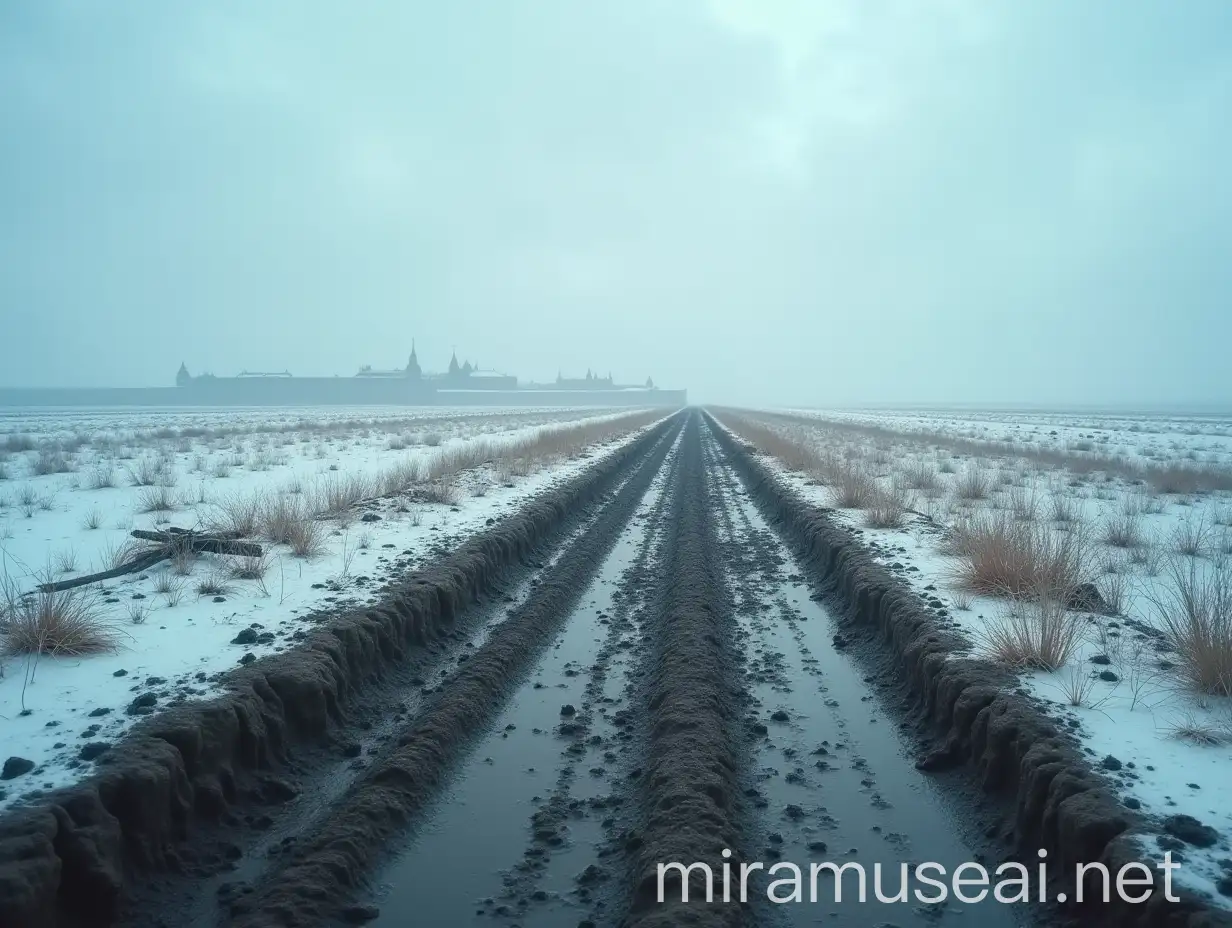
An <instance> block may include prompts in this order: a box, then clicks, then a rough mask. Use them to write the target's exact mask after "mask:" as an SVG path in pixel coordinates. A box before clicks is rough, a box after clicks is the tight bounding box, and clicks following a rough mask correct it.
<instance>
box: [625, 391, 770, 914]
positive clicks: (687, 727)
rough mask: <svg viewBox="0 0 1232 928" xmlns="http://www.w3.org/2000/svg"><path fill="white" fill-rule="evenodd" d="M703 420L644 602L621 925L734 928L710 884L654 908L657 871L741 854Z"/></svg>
mask: <svg viewBox="0 0 1232 928" xmlns="http://www.w3.org/2000/svg"><path fill="white" fill-rule="evenodd" d="M703 427H704V424H703V423H702V421H701V417H700V416H696V415H695V416H692V417H691V418H690V419H689V422H688V423H687V425H686V426H685V431H684V435H683V437H682V438H681V445H680V452H679V454H680V457H679V460H678V462H677V467H676V469H675V472H674V473H673V474H672V479H673V482H674V486H672V487H671V488H670V490H669V492H670V494H671V503H670V505H669V508H668V513H667V516H668V521H667V524H666V525H665V526H664V528H663V548H662V550H663V551H664V556H663V558H662V560H661V562H660V564H659V576H658V577H657V583H656V589H655V594H654V595H653V596H652V598H651V599H650V601H649V602H648V603H647V609H646V615H647V618H646V622H645V625H644V628H643V635H644V637H645V639H646V641H647V645H648V647H647V651H646V661H647V665H646V674H645V684H644V685H645V693H644V704H643V707H642V712H643V713H644V717H643V720H642V723H641V725H642V728H643V730H644V732H645V735H644V737H645V744H644V756H643V758H642V767H641V769H640V770H638V771H637V772H636V774H635V779H634V784H633V790H634V792H635V794H636V799H637V810H636V813H635V814H636V819H635V823H634V827H633V829H632V831H631V833H630V834H628V835H626V836H625V840H624V852H625V858H626V863H627V866H628V869H629V872H630V882H631V884H632V886H631V895H630V898H629V901H628V912H627V916H626V918H625V919H624V921H623V922H622V923H621V924H622V925H623V926H626V928H651V926H662V928H669V926H675V925H684V924H688V925H695V926H699V928H709V926H716V928H718V926H736V925H740V924H742V923H743V922H744V921H745V920H746V915H747V913H746V912H745V911H744V908H743V907H742V906H740V905H737V904H711V905H707V904H706V903H705V901H704V900H705V891H704V884H701V883H698V884H697V885H692V884H691V885H690V900H691V901H690V902H689V903H682V902H681V901H680V899H681V892H680V889H681V888H680V885H679V877H678V876H674V878H672V877H669V879H668V880H667V881H665V883H666V892H665V894H664V898H665V900H666V901H665V902H664V903H659V902H658V867H657V865H658V864H659V863H660V862H664V861H680V862H684V863H685V864H686V865H687V864H690V863H692V862H693V861H718V860H721V857H720V854H721V853H722V851H723V850H724V849H725V848H727V849H730V850H732V851H733V852H736V851H738V850H739V849H740V846H741V838H740V835H741V831H742V828H741V825H742V824H743V823H742V813H741V809H740V796H741V793H740V779H739V767H740V763H739V761H740V753H739V752H740V747H739V743H738V742H739V733H740V731H741V724H740V711H739V710H740V706H739V703H738V701H737V688H738V685H739V671H738V668H737V667H736V666H735V660H736V658H735V654H734V653H733V648H734V641H735V634H736V624H735V619H734V616H733V615H732V612H731V609H730V604H729V603H728V601H727V597H726V591H725V588H724V582H723V576H722V573H721V571H720V566H719V565H718V564H717V563H716V558H715V552H716V551H717V550H718V540H717V537H716V535H715V533H714V531H713V524H712V519H713V518H714V514H715V509H716V505H715V504H716V501H715V500H714V499H712V498H711V493H710V491H709V489H708V488H709V481H708V480H707V475H706V473H705V464H704V461H703V455H702V443H701V429H702V428H703Z"/></svg>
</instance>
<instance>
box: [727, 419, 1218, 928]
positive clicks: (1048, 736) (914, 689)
mask: <svg viewBox="0 0 1232 928" xmlns="http://www.w3.org/2000/svg"><path fill="white" fill-rule="evenodd" d="M707 417H708V420H709V421H711V422H712V423H713V420H710V419H709V414H707ZM712 431H713V432H714V434H715V436H716V437H717V439H718V441H719V443H720V445H721V446H722V447H723V449H724V450H725V451H726V453H727V456H728V458H729V460H730V461H731V463H732V465H733V466H734V467H735V469H736V470H737V472H738V473H739V474H740V475H741V476H742V477H743V479H744V480H745V483H746V485H747V486H748V489H749V492H750V494H751V496H752V497H753V498H754V499H755V500H756V501H757V502H758V503H759V504H760V505H761V506H762V507H763V508H764V509H765V511H766V512H767V514H768V515H769V516H770V517H771V519H772V520H773V521H775V522H777V523H778V524H779V525H780V526H781V527H782V528H783V529H784V537H785V538H786V539H787V540H788V541H789V543H791V544H792V545H793V546H794V547H795V548H796V551H797V554H798V556H799V557H800V558H801V559H802V561H804V563H806V564H807V565H808V566H809V568H810V569H811V570H812V571H813V572H814V574H815V579H817V580H819V581H820V582H821V583H822V584H823V587H824V588H825V589H827V590H828V591H829V592H830V594H831V596H832V598H833V600H834V602H833V604H832V605H833V606H834V607H835V614H836V617H838V618H839V619H840V621H844V622H846V623H851V624H859V625H864V626H866V627H868V628H869V629H870V630H871V631H872V632H873V633H874V634H876V635H879V636H880V638H881V641H882V643H883V644H884V645H885V646H886V647H888V648H889V649H890V652H891V654H892V656H893V658H894V659H895V660H896V662H897V664H898V666H899V668H900V669H901V672H902V675H903V679H904V682H905V687H906V689H907V690H908V691H909V693H910V697H911V699H912V700H913V701H914V703H915V709H916V711H917V712H918V713H919V714H920V716H921V717H922V718H923V719H925V720H926V721H927V722H929V723H931V724H932V725H933V726H934V727H935V730H936V731H937V732H938V733H939V734H940V736H941V738H940V740H941V746H940V747H939V748H938V749H937V750H936V751H934V752H933V753H931V754H929V755H928V756H927V757H925V758H923V759H922V760H921V761H920V763H919V765H920V767H921V768H922V769H925V770H941V769H948V768H956V767H962V766H964V765H965V766H966V767H968V768H969V770H970V772H971V773H972V774H973V775H974V776H975V777H976V778H977V779H978V781H979V783H980V785H981V786H982V787H983V789H984V790H985V791H986V792H988V793H990V794H994V795H997V796H999V797H1001V798H1003V799H1004V800H1006V801H1008V802H1010V803H1012V804H1013V807H1014V810H1015V816H1014V826H1013V833H1012V834H1010V835H1008V836H1007V837H1008V838H1009V839H1010V841H1011V842H1012V843H1013V844H1014V845H1016V847H1017V849H1018V850H1019V851H1020V852H1022V853H1023V854H1024V855H1029V856H1030V858H1031V859H1035V852H1036V851H1037V850H1038V849H1039V848H1044V849H1046V850H1047V851H1048V860H1049V861H1050V864H1049V867H1050V870H1052V872H1053V873H1057V872H1062V871H1064V872H1068V873H1073V872H1074V865H1075V864H1076V863H1078V862H1083V863H1093V862H1096V861H1099V862H1101V863H1103V864H1104V865H1105V866H1107V867H1108V868H1109V870H1110V871H1113V872H1115V871H1116V869H1118V868H1120V867H1121V866H1123V865H1124V864H1126V863H1129V862H1131V861H1135V860H1141V859H1142V855H1141V852H1140V851H1139V850H1138V849H1137V848H1136V847H1135V845H1134V842H1133V841H1132V840H1131V838H1130V831H1131V826H1133V825H1134V824H1135V823H1136V822H1137V821H1138V820H1139V819H1138V817H1137V816H1136V814H1135V813H1133V812H1131V811H1130V810H1128V809H1126V808H1125V807H1124V806H1122V805H1121V804H1120V803H1119V802H1118V801H1117V799H1116V797H1115V796H1114V795H1113V794H1112V793H1111V792H1110V791H1109V790H1108V789H1107V787H1106V785H1105V783H1104V782H1103V780H1102V779H1101V778H1100V777H1099V775H1098V774H1097V773H1095V771H1094V770H1093V769H1092V768H1091V766H1090V765H1089V764H1088V763H1087V762H1086V760H1085V759H1084V758H1083V757H1082V755H1081V754H1080V753H1079V752H1078V751H1077V750H1076V749H1075V748H1074V746H1073V745H1072V743H1070V742H1069V741H1067V740H1066V738H1065V736H1064V734H1063V733H1062V732H1061V731H1060V730H1059V729H1058V727H1057V725H1056V724H1055V723H1054V722H1053V721H1052V720H1050V719H1049V718H1047V717H1046V716H1045V715H1043V714H1042V713H1041V712H1040V711H1039V710H1038V709H1037V708H1036V707H1035V706H1034V705H1033V704H1032V703H1031V702H1030V700H1029V699H1027V698H1024V697H1023V696H1021V695H1018V694H1017V693H1015V692H1013V688H1014V685H1015V681H1014V679H1013V677H1012V676H1011V675H1009V674H1007V673H1006V672H1004V671H1003V670H1001V669H1000V668H998V667H996V666H995V665H993V664H991V663H990V662H987V661H981V660H975V659H972V658H970V657H969V656H967V653H966V652H967V649H966V648H965V646H964V642H963V641H962V640H961V639H959V638H958V637H957V636H955V635H953V634H952V633H950V632H949V631H948V630H946V629H943V628H941V627H940V626H938V624H937V623H936V622H935V621H934V619H933V617H932V616H931V615H930V613H929V612H928V610H927V609H926V608H925V607H924V606H923V604H922V603H921V602H920V600H919V597H918V596H917V595H916V594H915V593H914V592H913V591H912V590H911V589H910V588H908V587H907V586H906V585H905V584H903V583H902V582H901V581H899V580H898V579H896V578H895V577H894V576H893V575H892V574H891V573H890V572H889V571H888V570H886V569H885V568H884V567H882V566H881V565H879V564H877V563H876V561H875V560H874V559H873V557H872V555H871V554H870V553H869V551H868V549H867V548H866V547H865V546H864V545H863V544H861V542H860V541H859V539H857V538H856V537H854V536H853V535H852V534H851V533H850V532H849V531H847V530H845V529H844V528H843V527H841V526H839V525H837V524H836V523H835V522H834V521H833V520H831V519H830V518H829V517H828V516H827V515H826V510H825V509H823V508H820V507H817V506H815V505H812V504H811V503H809V502H807V501H805V500H804V499H803V498H802V497H801V496H800V495H799V494H798V493H796V492H795V491H794V490H792V489H791V488H790V487H788V486H786V485H785V484H784V483H783V482H782V481H780V480H779V479H777V478H776V476H775V475H774V474H773V472H772V471H771V470H769V469H768V468H767V467H766V466H765V465H764V464H763V463H762V462H761V461H760V460H759V459H758V457H757V455H756V454H754V453H753V449H752V448H751V447H750V446H748V445H746V444H744V443H743V442H741V441H739V440H738V439H736V438H735V437H734V436H732V435H731V433H729V432H728V431H726V429H724V428H722V427H721V426H718V425H712ZM1058 864H1059V865H1060V868H1061V869H1060V870H1059V869H1058ZM1092 880H1093V882H1092V884H1091V885H1090V886H1089V887H1087V889H1088V891H1089V896H1090V898H1098V897H1099V894H1100V890H1101V887H1100V886H1099V885H1098V878H1097V877H1094V876H1093V875H1092ZM1174 893H1175V895H1177V896H1180V897H1181V901H1179V902H1168V901H1166V900H1165V899H1164V897H1163V892H1162V890H1159V891H1157V892H1156V893H1155V894H1154V895H1153V896H1152V897H1151V898H1150V899H1148V900H1147V901H1146V902H1143V903H1139V904H1129V903H1122V902H1117V901H1115V899H1116V897H1115V893H1114V903H1113V904H1112V905H1110V906H1107V907H1100V908H1098V909H1096V908H1092V909H1090V910H1089V911H1084V912H1083V916H1084V918H1085V917H1098V918H1100V920H1101V921H1102V922H1104V923H1107V924H1112V923H1116V924H1118V925H1125V926H1137V928H1165V926H1166V928H1214V926H1232V913H1228V912H1227V911H1224V910H1221V909H1216V908H1212V907H1211V905H1210V903H1209V902H1207V901H1206V900H1203V899H1201V898H1197V897H1194V896H1191V895H1188V894H1186V893H1185V892H1184V891H1183V890H1180V889H1174Z"/></svg>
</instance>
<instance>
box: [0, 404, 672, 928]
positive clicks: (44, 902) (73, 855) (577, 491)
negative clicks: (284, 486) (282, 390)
mask: <svg viewBox="0 0 1232 928" xmlns="http://www.w3.org/2000/svg"><path fill="white" fill-rule="evenodd" d="M681 419H682V414H677V415H675V416H672V417H671V418H669V419H667V420H665V421H664V422H662V423H660V424H659V425H657V426H655V427H654V428H652V429H650V430H649V431H648V432H647V433H645V434H644V435H642V436H639V437H638V438H637V439H635V440H634V441H632V442H631V443H630V444H629V445H627V446H626V447H625V448H622V449H621V450H620V451H618V452H616V453H615V454H613V455H610V456H609V457H607V458H605V459H604V460H603V461H601V462H599V463H598V464H596V465H594V466H592V467H590V468H588V469H587V470H586V471H585V472H584V473H582V474H580V475H579V476H577V477H576V478H574V479H572V480H570V481H569V482H568V483H566V484H565V485H563V486H561V487H559V488H557V489H555V490H552V491H550V492H548V493H546V494H544V495H542V496H540V497H538V498H536V499H535V500H532V501H531V502H530V503H529V504H528V505H526V506H525V507H523V508H522V509H521V510H519V511H518V512H517V513H515V514H513V515H511V516H509V517H508V518H506V519H504V520H502V521H501V522H500V523H498V524H497V525H496V526H494V527H493V528H491V529H490V530H488V531H486V532H483V533H481V534H479V535H476V536H475V537H473V538H471V539H470V540H468V541H467V542H465V543H464V544H463V545H461V546H460V547H459V548H458V549H457V550H456V551H455V552H453V553H452V554H451V555H450V556H448V557H447V558H445V559H444V560H442V561H440V562H438V563H437V564H434V565H432V566H429V567H427V568H425V569H423V570H421V571H418V572H417V573H416V574H414V575H413V576H412V579H411V580H409V581H408V582H407V583H406V584H404V585H402V586H400V587H398V588H396V589H393V590H391V591H390V592H389V593H388V595H387V596H386V598H385V599H384V600H383V601H381V602H380V603H378V604H375V605H372V606H368V607H365V608H363V609H360V610H356V611H352V612H348V613H345V614H342V615H340V616H338V618H337V619H336V620H334V621H332V622H330V623H329V624H327V625H325V626H322V627H320V628H319V629H317V630H316V631H315V632H313V633H312V635H311V636H310V637H309V638H308V639H307V640H306V641H305V642H304V643H303V644H302V645H300V646H298V647H296V648H293V649H291V650H288V651H285V652H282V653H279V654H274V655H270V656H267V657H265V658H262V659H260V660H257V661H255V662H253V663H252V664H250V665H248V666H247V667H241V668H237V669H236V670H234V671H232V672H231V673H230V674H229V678H228V679H227V680H226V681H225V683H224V686H225V688H226V693H225V695H223V696H220V697H218V698H216V699H212V700H209V701H204V702H198V703H191V704H188V705H185V706H181V707H178V708H175V709H169V710H167V711H165V712H162V713H159V714H157V715H154V716H151V717H150V718H149V719H147V720H145V721H143V722H142V723H140V724H139V725H137V726H135V727H134V728H133V729H131V730H130V731H129V732H128V733H127V734H126V735H125V737H124V738H123V739H122V740H121V741H120V742H119V743H118V744H117V745H116V746H115V747H113V748H112V749H111V751H109V752H108V754H107V755H106V756H105V757H104V758H103V760H101V761H100V762H99V764H98V768H97V770H96V771H95V773H94V774H93V775H92V776H91V777H89V778H88V779H86V780H84V781H82V782H81V783H79V784H76V785H74V786H71V787H66V788H64V789H60V790H57V791H55V792H52V793H49V794H47V795H46V796H45V797H43V798H42V799H41V800H40V802H39V803H38V804H37V805H35V806H31V807H26V808H19V809H15V810H11V811H9V812H8V813H6V814H4V815H3V816H0V925H3V926H4V928H63V926H76V925H108V924H112V923H114V922H115V920H116V918H117V917H118V913H119V912H120V909H121V905H122V903H123V901H124V899H125V897H126V895H128V891H129V889H130V887H131V885H132V884H133V883H134V882H135V881H140V880H142V879H143V878H145V877H147V876H148V875H150V874H157V873H159V872H164V873H165V872H176V871H179V870H181V869H182V856H183V851H184V849H185V848H186V847H187V846H188V844H189V842H191V840H192V836H193V829H194V825H196V824H202V825H205V824H208V823H217V822H218V821H220V820H223V819H225V818H226V817H227V815H228V814H229V811H230V809H231V808H232V807H233V806H235V805H236V804H237V803H241V802H243V801H246V800H249V799H254V798H258V799H259V798H260V797H262V796H264V795H265V794H267V793H275V794H276V793H277V790H278V789H279V786H280V781H279V780H278V778H277V777H276V776H274V775H273V772H274V771H275V770H276V769H277V768H278V767H279V766H280V764H281V763H282V762H283V761H285V760H286V759H287V758H289V757H290V756H291V755H292V754H293V752H294V748H295V747H296V745H297V744H301V743H306V742H316V741H318V740H319V739H321V738H322V737H323V736H325V735H326V734H327V733H328V731H329V730H330V729H331V728H332V727H335V726H341V725H345V722H346V719H345V710H346V707H347V705H348V703H349V702H350V700H351V699H352V697H353V696H354V695H355V694H356V693H357V692H358V691H359V690H360V689H361V688H362V687H364V686H365V684H367V683H368V682H370V681H375V680H377V679H379V678H380V677H381V675H382V673H383V672H384V671H385V670H386V669H388V668H389V667H391V666H393V665H395V664H396V663H397V662H399V661H401V660H403V659H404V658H405V657H406V656H407V654H408V653H409V652H410V651H411V650H412V649H414V648H415V647H417V646H419V645H422V644H424V643H426V642H428V641H430V640H432V639H433V638H435V637H436V636H437V635H438V634H439V633H441V632H446V631H448V628H449V626H450V624H451V623H452V620H453V619H454V618H455V617H456V616H457V615H459V613H460V612H461V611H462V610H463V609H465V608H466V607H467V606H468V605H469V604H471V603H473V602H475V601H476V599H477V598H478V597H480V596H481V595H483V594H484V593H485V592H487V591H489V590H490V589H491V588H492V587H493V585H494V584H495V583H496V582H497V580H498V579H499V578H500V575H501V574H502V572H504V571H506V570H507V569H509V568H511V567H513V566H515V565H516V564H518V563H520V562H521V561H522V559H523V558H525V557H526V556H527V555H529V554H530V553H531V552H532V551H533V550H534V549H535V548H537V547H538V546H540V545H542V544H544V543H547V542H549V541H551V540H552V539H554V538H555V537H557V535H558V534H559V532H560V531H561V529H562V528H563V527H564V526H565V525H566V524H567V523H568V521H569V520H570V519H571V517H572V516H574V515H575V514H576V512H577V511H578V509H579V507H584V506H586V505H587V504H589V503H591V502H593V501H595V500H596V499H598V498H599V497H600V496H602V495H603V494H604V493H606V492H608V491H610V490H611V489H612V488H613V487H614V486H615V485H617V484H618V483H619V481H620V480H621V478H622V477H623V476H625V475H626V474H627V473H628V472H629V470H630V468H631V467H633V466H635V465H636V464H637V463H638V462H639V461H641V460H643V459H644V458H645V457H646V455H647V454H648V453H650V452H651V451H652V450H653V449H655V447H656V446H657V445H658V446H660V447H661V446H662V444H663V443H665V442H666V440H667V439H666V436H668V434H669V433H670V432H672V431H673V430H674V429H675V428H677V427H679V425H680V422H681ZM275 798H276V797H275Z"/></svg>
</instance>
